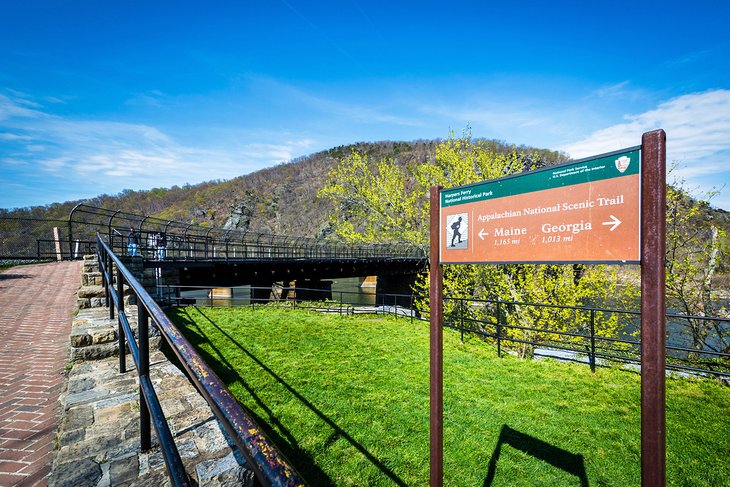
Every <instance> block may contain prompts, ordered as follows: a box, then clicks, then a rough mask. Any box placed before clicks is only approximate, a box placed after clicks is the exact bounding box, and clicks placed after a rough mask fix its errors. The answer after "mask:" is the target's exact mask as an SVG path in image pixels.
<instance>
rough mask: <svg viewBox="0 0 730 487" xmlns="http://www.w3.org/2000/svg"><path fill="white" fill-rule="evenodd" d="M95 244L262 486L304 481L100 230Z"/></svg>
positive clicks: (297, 484)
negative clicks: (114, 266)
mask: <svg viewBox="0 0 730 487" xmlns="http://www.w3.org/2000/svg"><path fill="white" fill-rule="evenodd" d="M97 248H98V249H99V250H100V252H101V254H100V260H101V261H103V260H104V257H106V256H108V257H109V258H111V261H113V262H114V263H115V264H116V266H117V269H118V272H119V274H118V275H120V276H121V277H122V280H123V281H125V282H126V283H127V284H128V285H129V287H130V288H131V289H132V291H133V292H134V294H135V295H136V297H137V303H138V304H137V306H141V307H144V308H145V310H146V311H147V314H148V316H149V317H150V318H152V319H153V320H154V322H155V323H156V324H157V327H158V328H159V330H160V332H161V334H162V337H163V338H164V339H165V341H167V343H168V344H169V345H170V347H171V349H172V351H173V352H174V353H175V355H176V356H177V358H178V359H179V360H180V362H181V363H182V365H183V367H185V370H186V371H187V372H188V376H189V377H190V379H191V381H192V382H193V384H194V385H195V387H196V388H197V389H198V391H199V392H200V393H201V394H202V396H203V397H204V398H205V400H206V401H207V402H208V404H209V405H210V407H211V409H212V410H213V413H214V414H215V415H216V417H217V418H218V420H219V421H220V422H221V424H222V425H223V426H224V428H225V429H226V431H227V432H228V434H229V435H230V437H231V438H232V439H233V441H234V443H235V444H236V446H237V447H238V450H239V451H240V452H241V453H242V454H243V455H244V457H246V459H247V460H248V463H249V466H250V467H251V469H252V470H253V471H254V474H255V475H256V478H257V480H258V481H259V482H260V483H261V484H262V485H264V486H292V487H293V486H303V485H306V483H305V482H304V480H303V479H302V478H301V476H300V475H299V474H298V473H297V472H296V470H294V468H293V467H292V466H291V465H290V464H289V462H288V461H287V460H286V458H284V456H283V455H282V453H281V452H280V451H279V450H278V448H277V447H276V446H275V445H274V443H273V442H272V441H271V440H270V439H269V438H268V437H267V436H266V435H265V434H264V432H263V430H262V429H261V427H260V426H259V425H258V424H256V422H255V421H254V420H253V419H252V418H251V417H250V416H249V415H248V414H246V412H245V411H244V410H243V408H242V407H241V405H240V404H239V403H238V402H237V401H236V399H235V398H234V397H233V395H232V394H231V393H230V391H229V390H228V388H227V387H226V386H225V385H224V384H223V382H222V381H221V380H220V379H219V378H218V376H217V375H216V374H215V373H214V372H213V370H212V369H211V368H210V367H209V366H208V365H207V364H206V363H205V361H204V360H203V359H202V358H201V357H200V355H199V354H198V353H197V352H196V351H195V348H194V347H193V346H192V345H191V344H190V342H188V341H187V340H186V339H185V337H184V336H183V335H182V334H181V333H180V330H178V329H177V327H176V326H175V325H174V324H173V323H172V321H170V319H169V318H168V317H167V315H165V313H164V312H163V311H162V309H161V308H160V307H159V305H158V304H157V303H156V302H155V301H154V300H153V299H152V297H151V296H150V295H149V294H148V293H147V291H146V290H145V289H144V288H143V287H142V285H141V284H139V282H138V281H137V280H136V279H135V277H134V276H133V275H132V273H131V272H130V271H129V270H128V269H127V268H126V267H125V266H124V264H123V263H122V261H121V260H120V259H119V257H118V256H117V255H115V254H114V252H113V251H112V250H111V249H110V248H109V246H108V245H107V243H106V242H104V240H103V239H102V238H101V235H100V234H97ZM104 254H105V255H104ZM120 341H121V337H120Z"/></svg>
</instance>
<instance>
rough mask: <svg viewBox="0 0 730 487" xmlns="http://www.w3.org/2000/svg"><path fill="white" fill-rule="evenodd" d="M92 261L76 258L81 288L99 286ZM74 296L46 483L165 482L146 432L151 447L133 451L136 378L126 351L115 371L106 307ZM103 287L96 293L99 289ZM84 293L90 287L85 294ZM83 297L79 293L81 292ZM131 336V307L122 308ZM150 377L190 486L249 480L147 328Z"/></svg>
mask: <svg viewBox="0 0 730 487" xmlns="http://www.w3.org/2000/svg"><path fill="white" fill-rule="evenodd" d="M94 266H95V260H93V259H87V260H85V261H84V276H83V277H82V288H81V290H83V289H85V288H93V287H97V286H99V284H98V283H99V282H100V281H99V280H100V279H101V274H100V273H98V270H95V269H94ZM81 290H80V293H79V297H78V299H79V303H80V304H81V302H82V300H88V301H84V303H85V304H88V306H86V307H83V308H82V309H80V310H79V312H78V314H77V316H76V317H75V319H74V320H73V325H72V332H71V335H70V337H69V342H70V345H71V352H70V364H69V365H70V370H69V371H68V376H67V383H66V390H65V392H64V393H63V394H62V395H61V399H60V402H61V409H62V418H61V422H60V425H59V428H58V431H57V449H56V451H55V452H54V460H53V469H52V472H51V477H50V481H49V485H51V486H53V487H71V486H73V487H84V486H88V487H107V486H109V487H111V486H143V485H154V486H158V485H169V479H168V478H167V473H166V470H165V466H164V461H163V458H162V453H161V451H160V448H159V443H158V441H157V439H156V434H155V433H154V429H153V440H152V449H151V450H150V451H147V452H141V451H140V440H139V408H140V403H139V380H138V378H137V372H136V370H135V368H134V363H133V360H132V357H131V355H129V354H127V369H128V372H126V373H124V374H120V373H119V358H118V352H117V349H118V336H117V323H116V319H115V320H110V319H109V310H108V309H107V308H103V307H91V306H93V305H95V304H97V302H96V301H94V300H95V299H99V300H100V301H99V302H101V303H102V304H103V301H104V298H103V294H102V296H91V295H90V294H86V291H84V292H83V293H82V292H81ZM102 292H103V291H102ZM89 293H90V291H89ZM82 296H83V297H82ZM125 309H127V311H128V317H129V319H130V325H132V327H133V328H134V330H135V333H136V316H137V310H136V306H134V305H133V304H129V305H125ZM150 331H151V334H152V335H153V336H152V337H151V340H150V353H151V359H150V362H151V363H150V378H151V380H152V382H153V384H154V386H155V390H156V392H157V395H158V398H159V400H160V403H161V405H162V409H163V411H164V412H165V416H166V418H167V420H168V423H169V425H170V429H171V431H172V433H173V436H174V438H175V443H176V445H177V447H178V450H179V451H180V455H181V457H182V459H183V463H184V465H185V469H186V472H187V473H188V475H189V476H190V477H191V478H192V480H193V482H194V484H195V483H197V484H198V485H205V486H234V485H236V486H238V485H253V473H252V471H251V470H250V469H249V468H248V467H247V466H246V462H245V460H244V459H243V458H241V457H240V454H238V453H237V450H236V449H235V447H234V446H232V445H233V444H232V443H231V442H229V441H228V440H227V439H226V437H225V435H224V433H223V430H222V428H221V426H220V424H219V423H218V421H217V420H216V418H215V416H214V415H213V413H212V411H211V409H210V407H209V406H208V404H207V403H206V402H205V400H204V399H203V398H202V396H200V394H199V393H198V392H197V390H196V389H195V388H194V387H193V385H192V384H191V383H190V382H189V380H188V379H187V377H186V376H185V375H184V374H183V373H182V372H181V371H180V370H179V369H177V367H175V366H174V365H172V364H171V363H170V362H169V361H168V360H167V358H166V357H165V356H164V354H163V353H162V352H160V351H159V343H160V338H159V332H157V330H156V328H155V327H154V326H150Z"/></svg>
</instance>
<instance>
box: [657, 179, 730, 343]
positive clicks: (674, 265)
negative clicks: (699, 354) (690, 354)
mask: <svg viewBox="0 0 730 487" xmlns="http://www.w3.org/2000/svg"><path fill="white" fill-rule="evenodd" d="M715 194H716V193H715V192H710V193H708V194H707V195H706V197H707V199H708V200H709V199H710V198H712V196H714V195H715ZM726 239H727V232H726V231H725V229H724V228H723V227H722V226H721V225H720V224H719V222H717V221H715V219H714V218H713V217H712V212H711V211H710V207H709V203H708V202H707V201H702V200H696V199H693V198H691V197H690V196H689V195H688V192H687V190H686V189H685V188H684V182H683V181H675V182H674V185H672V186H668V188H667V260H666V262H667V267H666V280H667V300H668V304H669V307H670V308H673V309H675V310H678V311H680V312H681V313H683V314H686V315H689V316H695V317H697V318H688V319H687V320H686V321H687V325H688V330H689V334H690V336H691V338H692V347H693V348H695V349H696V350H714V351H717V352H723V353H730V328H729V327H728V326H727V323H726V322H725V323H722V322H717V321H708V320H704V319H702V317H705V316H715V317H717V316H727V309H725V307H724V306H723V305H722V302H721V300H720V296H719V293H718V289H717V282H718V279H717V274H718V270H719V269H720V267H721V265H722V264H723V260H724V259H726V258H727V254H726V252H724V251H723V241H725V240H726Z"/></svg>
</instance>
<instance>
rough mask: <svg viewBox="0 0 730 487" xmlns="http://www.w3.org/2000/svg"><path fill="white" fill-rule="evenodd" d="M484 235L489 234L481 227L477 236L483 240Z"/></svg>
mask: <svg viewBox="0 0 730 487" xmlns="http://www.w3.org/2000/svg"><path fill="white" fill-rule="evenodd" d="M485 235H489V234H488V233H487V232H485V231H484V229H483V228H482V229H481V230H479V238H481V239H482V240H484V236H485Z"/></svg>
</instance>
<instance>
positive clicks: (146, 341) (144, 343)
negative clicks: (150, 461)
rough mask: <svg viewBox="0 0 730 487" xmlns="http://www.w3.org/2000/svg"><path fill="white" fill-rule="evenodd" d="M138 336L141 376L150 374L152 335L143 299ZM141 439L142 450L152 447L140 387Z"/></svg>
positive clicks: (138, 311) (138, 319) (146, 412)
mask: <svg viewBox="0 0 730 487" xmlns="http://www.w3.org/2000/svg"><path fill="white" fill-rule="evenodd" d="M137 336H138V340H139V376H140V378H141V377H143V376H149V374H150V337H149V327H148V314H147V308H145V307H144V305H143V304H142V302H141V300H140V301H139V302H138V303H137ZM139 438H140V439H139V441H140V445H141V448H142V451H147V450H149V449H150V448H152V435H151V431H150V411H149V406H148V405H147V399H146V398H145V395H144V393H143V392H142V386H140V387H139Z"/></svg>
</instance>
